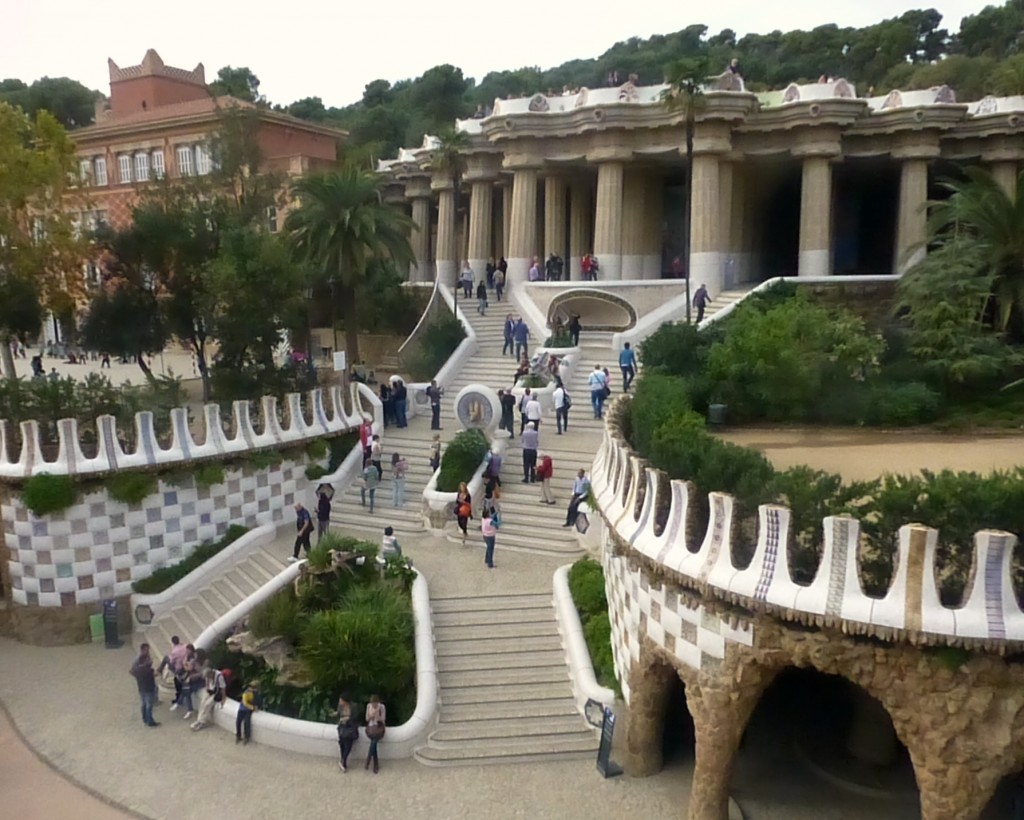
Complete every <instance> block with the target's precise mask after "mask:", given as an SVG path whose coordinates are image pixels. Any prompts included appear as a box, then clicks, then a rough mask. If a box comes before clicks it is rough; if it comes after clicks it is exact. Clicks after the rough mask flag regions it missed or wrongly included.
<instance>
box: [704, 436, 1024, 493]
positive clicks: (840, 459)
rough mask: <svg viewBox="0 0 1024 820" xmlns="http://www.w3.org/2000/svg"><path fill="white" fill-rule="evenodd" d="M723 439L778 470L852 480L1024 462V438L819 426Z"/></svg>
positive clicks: (985, 468) (988, 468)
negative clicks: (803, 469) (804, 468)
mask: <svg viewBox="0 0 1024 820" xmlns="http://www.w3.org/2000/svg"><path fill="white" fill-rule="evenodd" d="M721 437H722V438H723V439H725V440H726V441H731V442H732V443H734V444H741V445H743V446H744V447H753V448H754V449H756V450H760V451H761V452H763V453H764V454H765V455H766V456H767V457H768V458H769V459H770V460H771V462H772V464H774V465H775V466H776V467H778V468H780V469H786V468H787V467H792V466H794V465H797V464H807V465H809V466H811V467H814V468H815V469H819V470H827V471H829V472H833V473H839V474H840V475H842V476H843V478H845V479H847V480H848V481H857V480H862V479H869V478H874V477H876V476H878V475H881V474H882V473H887V472H888V473H915V472H918V471H919V470H922V469H927V470H942V469H945V468H948V469H951V470H971V471H974V472H980V473H988V472H991V471H992V470H1007V469H1010V468H1012V467H1016V466H1018V465H1021V464H1024V434H1019V435H1006V436H1004V435H999V436H994V435H993V436H987V435H986V436H972V435H963V436H957V435H949V434H932V433H927V434H926V433H904V432H898V431H897V432H887V433H886V432H878V431H876V430H850V429H843V428H817V429H811V430H734V431H726V432H724V433H722V436H721Z"/></svg>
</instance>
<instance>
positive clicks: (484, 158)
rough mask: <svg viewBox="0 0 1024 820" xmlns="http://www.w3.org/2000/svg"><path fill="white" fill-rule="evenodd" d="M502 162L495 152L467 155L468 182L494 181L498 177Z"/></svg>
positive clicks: (464, 176) (466, 177) (465, 176)
mask: <svg viewBox="0 0 1024 820" xmlns="http://www.w3.org/2000/svg"><path fill="white" fill-rule="evenodd" d="M500 166H501V163H500V161H499V158H498V157H497V156H495V155H493V154H471V155H470V156H468V157H466V173H465V174H463V175H462V178H463V179H464V180H465V181H466V182H493V181H494V180H496V179H497V178H498V174H499V172H500V170H501V169H500Z"/></svg>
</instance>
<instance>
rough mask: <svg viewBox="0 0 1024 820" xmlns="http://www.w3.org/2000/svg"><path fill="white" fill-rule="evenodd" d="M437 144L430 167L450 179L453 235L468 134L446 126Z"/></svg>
mask: <svg viewBox="0 0 1024 820" xmlns="http://www.w3.org/2000/svg"><path fill="white" fill-rule="evenodd" d="M437 139H438V146H437V148H435V149H434V150H433V152H432V154H431V157H430V167H431V168H432V169H434V170H437V171H440V172H441V173H443V174H447V175H448V178H449V179H451V181H452V192H453V193H452V200H453V201H452V211H453V212H454V213H453V217H454V219H455V236H456V238H457V237H458V235H459V229H458V225H459V207H460V205H461V202H460V200H461V199H462V197H461V188H462V175H463V174H464V173H465V172H466V151H467V150H468V149H469V136H468V135H467V134H466V132H465V131H456V130H455V129H454V128H448V129H446V130H444V131H442V132H441V134H440V135H439V136H438V138H437ZM456 256H457V257H461V256H462V248H461V246H460V247H458V248H457V249H456ZM461 263H462V260H461V259H456V260H455V282H454V289H453V291H452V292H453V293H454V294H455V312H456V315H458V308H459V277H460V275H461V270H462V268H461Z"/></svg>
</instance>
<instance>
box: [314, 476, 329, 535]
mask: <svg viewBox="0 0 1024 820" xmlns="http://www.w3.org/2000/svg"><path fill="white" fill-rule="evenodd" d="M329 486H330V485H329V484H321V485H320V486H319V487H318V488H317V491H316V542H317V543H318V544H319V543H320V539H321V538H323V537H324V535H326V534H327V531H328V530H329V529H330V528H331V496H330V495H328V493H327V492H325V490H326V488H327V487H329Z"/></svg>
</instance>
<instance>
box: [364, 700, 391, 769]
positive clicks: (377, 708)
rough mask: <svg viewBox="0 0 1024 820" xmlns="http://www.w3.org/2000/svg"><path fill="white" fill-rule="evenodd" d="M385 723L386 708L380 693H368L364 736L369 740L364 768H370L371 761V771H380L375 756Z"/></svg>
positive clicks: (378, 762) (377, 759)
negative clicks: (368, 699) (368, 700)
mask: <svg viewBox="0 0 1024 820" xmlns="http://www.w3.org/2000/svg"><path fill="white" fill-rule="evenodd" d="M386 723H387V710H386V709H385V708H384V704H383V703H381V702H380V695H370V702H369V703H367V704H366V737H367V739H368V740H369V741H370V751H369V753H368V754H367V755H366V765H365V766H364V767H363V768H365V769H369V768H370V761H371V760H372V761H373V773H374V774H377V772H379V771H380V759H379V758H378V757H377V743H379V742H380V740H381V738H383V737H384V731H385V729H384V727H385V725H386Z"/></svg>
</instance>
